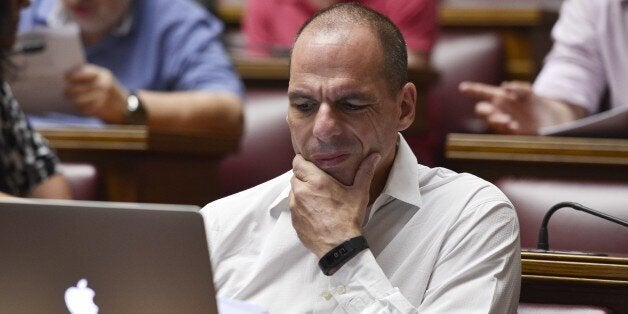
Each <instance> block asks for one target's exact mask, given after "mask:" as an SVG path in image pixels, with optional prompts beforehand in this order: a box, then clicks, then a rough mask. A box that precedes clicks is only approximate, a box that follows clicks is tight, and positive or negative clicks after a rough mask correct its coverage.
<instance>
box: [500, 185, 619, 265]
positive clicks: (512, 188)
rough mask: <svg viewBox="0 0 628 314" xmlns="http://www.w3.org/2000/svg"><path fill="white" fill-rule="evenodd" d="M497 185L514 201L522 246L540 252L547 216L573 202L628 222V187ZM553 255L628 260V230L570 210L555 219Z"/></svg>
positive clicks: (552, 223) (551, 233)
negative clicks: (580, 254)
mask: <svg viewBox="0 0 628 314" xmlns="http://www.w3.org/2000/svg"><path fill="white" fill-rule="evenodd" d="M496 185H497V186H498V187H499V188H500V189H501V190H502V191H503V192H504V193H505V194H506V196H508V198H509V199H510V200H511V201H512V203H513V205H514V206H515V209H516V210H517V215H518V216H519V225H520V228H521V246H522V247H523V248H536V244H537V241H538V234H539V227H540V225H541V221H542V219H543V216H544V215H545V213H546V212H547V211H548V210H549V209H550V208H551V207H552V206H554V205H555V204H557V203H560V202H564V201H570V202H576V203H580V204H582V205H584V206H587V207H590V208H592V209H595V210H598V211H601V212H604V213H606V214H609V215H612V216H615V217H618V218H620V219H623V220H628V182H586V181H565V180H549V179H515V178H503V179H500V180H498V181H497V182H496ZM548 231H549V248H550V250H567V251H585V252H599V253H606V254H609V255H628V228H626V227H623V226H621V225H618V224H615V223H612V222H609V221H606V220H604V219H602V218H599V217H595V216H592V215H590V214H587V213H584V212H580V211H576V210H573V209H570V208H563V209H559V210H558V211H556V212H555V213H554V215H552V217H551V219H550V221H549V226H548Z"/></svg>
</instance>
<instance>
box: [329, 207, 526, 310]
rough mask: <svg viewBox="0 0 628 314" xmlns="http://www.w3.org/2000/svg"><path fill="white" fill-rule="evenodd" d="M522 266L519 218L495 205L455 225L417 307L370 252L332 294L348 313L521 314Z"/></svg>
mask: <svg viewBox="0 0 628 314" xmlns="http://www.w3.org/2000/svg"><path fill="white" fill-rule="evenodd" d="M418 254H420V252H419V253H418ZM414 258H417V257H416V256H415V257H414ZM520 263H521V262H520V246H519V227H518V222H517V218H516V214H515V213H514V210H513V208H512V207H511V205H509V204H506V203H504V202H502V201H492V202H487V203H484V204H482V205H480V206H479V207H477V208H475V209H474V210H473V211H468V212H467V213H465V214H464V215H463V216H462V217H460V218H459V219H458V220H457V221H456V223H455V224H453V226H452V227H451V229H450V230H449V235H448V237H447V240H446V242H445V243H444V244H443V247H442V249H441V253H440V255H439V259H438V261H437V265H435V267H434V271H433V272H432V275H431V278H430V283H429V285H428V287H427V291H426V293H425V296H424V298H423V301H422V302H421V304H420V305H419V306H418V307H415V306H413V305H412V304H411V303H410V302H409V301H408V300H407V299H406V298H405V297H404V295H403V294H402V293H401V292H400V290H399V289H398V288H396V287H393V286H392V284H391V283H390V281H389V280H388V278H387V277H386V276H385V274H384V272H383V271H382V269H381V268H380V267H379V266H378V264H377V262H376V259H375V257H374V256H373V254H372V253H371V252H370V251H364V252H361V253H360V254H359V255H357V256H356V257H354V258H353V259H351V260H350V261H349V262H347V263H346V264H345V265H343V266H342V267H341V268H340V269H339V270H338V271H337V272H336V273H335V274H334V275H333V276H332V278H331V287H330V288H329V291H331V293H332V295H333V296H334V298H335V299H336V301H337V302H338V303H339V304H340V305H341V306H342V307H343V309H344V310H345V311H347V312H349V313H455V312H464V313H516V308H517V304H518V298H519V286H520V280H521V279H520V278H521V267H520Z"/></svg>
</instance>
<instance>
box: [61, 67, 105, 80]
mask: <svg viewBox="0 0 628 314" xmlns="http://www.w3.org/2000/svg"><path fill="white" fill-rule="evenodd" d="M98 73H99V70H98V67H95V66H92V65H89V64H86V65H83V66H81V67H79V68H78V69H76V70H73V71H70V72H69V73H68V74H67V75H66V80H67V81H68V82H69V83H72V84H77V83H91V82H94V81H95V80H96V79H97V78H98Z"/></svg>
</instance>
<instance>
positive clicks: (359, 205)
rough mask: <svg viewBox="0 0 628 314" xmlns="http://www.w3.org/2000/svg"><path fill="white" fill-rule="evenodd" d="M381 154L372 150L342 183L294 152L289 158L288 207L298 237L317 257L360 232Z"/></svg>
mask: <svg viewBox="0 0 628 314" xmlns="http://www.w3.org/2000/svg"><path fill="white" fill-rule="evenodd" d="M380 159H381V156H380V155H379V154H378V153H372V154H370V155H369V156H367V157H366V158H365V159H364V160H363V161H362V163H361V164H360V167H359V168H358V170H357V172H356V175H355V179H354V180H353V185H350V186H346V185H344V184H342V183H340V182H338V181H337V180H336V179H334V178H333V177H332V176H330V175H328V174H327V173H325V172H324V171H323V170H321V169H319V168H318V167H316V165H314V164H313V163H311V162H309V161H307V160H305V159H304V158H303V157H302V156H301V155H296V156H295V157H294V160H293V161H292V170H293V173H294V175H293V177H292V179H291V181H290V183H291V185H292V189H291V192H290V211H291V213H292V226H293V227H294V229H295V230H296V232H297V235H298V236H299V239H300V240H301V242H302V243H303V245H305V247H307V248H308V249H309V250H310V251H312V252H313V253H314V254H316V256H318V257H319V258H320V257H322V256H323V255H324V254H325V253H327V252H328V251H330V250H331V249H333V248H334V247H336V246H337V245H339V244H340V243H342V242H344V241H346V240H348V239H350V238H353V237H356V236H359V235H361V234H362V224H363V222H364V220H365V219H366V217H365V216H366V208H367V206H368V203H369V190H370V186H371V182H372V181H373V175H374V173H375V167H376V166H377V164H378V163H379V161H380Z"/></svg>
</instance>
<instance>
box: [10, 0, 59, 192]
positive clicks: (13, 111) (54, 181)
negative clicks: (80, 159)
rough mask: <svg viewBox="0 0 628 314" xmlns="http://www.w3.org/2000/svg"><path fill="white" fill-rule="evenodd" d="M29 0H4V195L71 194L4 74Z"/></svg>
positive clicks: (45, 145) (51, 152)
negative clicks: (21, 16)
mask: <svg viewBox="0 0 628 314" xmlns="http://www.w3.org/2000/svg"><path fill="white" fill-rule="evenodd" d="M29 3H30V1H28V0H3V1H0V45H1V46H0V48H1V49H0V127H1V129H2V131H1V132H2V133H1V134H0V198H5V197H15V196H18V197H34V198H62V199H69V198H71V192H70V187H69V185H68V182H67V181H66V179H65V178H64V177H63V176H62V175H61V174H59V173H58V172H57V165H58V163H59V160H58V158H57V156H56V155H55V154H54V152H53V151H52V150H51V149H50V148H49V147H48V145H47V143H46V140H45V139H44V138H42V137H41V135H40V134H38V133H37V132H35V131H34V130H33V129H32V127H31V125H30V124H29V123H28V121H27V120H26V116H25V115H24V112H22V110H21V109H20V107H19V105H18V103H17V101H16V100H15V99H14V98H13V95H12V94H11V89H10V88H9V85H8V84H7V83H6V82H5V80H4V78H5V76H6V75H9V73H8V72H10V71H11V64H10V62H9V60H8V55H9V54H10V53H11V48H12V47H13V44H14V42H15V32H16V29H17V23H18V20H19V10H20V9H21V8H23V7H26V6H28V5H29Z"/></svg>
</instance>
